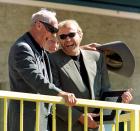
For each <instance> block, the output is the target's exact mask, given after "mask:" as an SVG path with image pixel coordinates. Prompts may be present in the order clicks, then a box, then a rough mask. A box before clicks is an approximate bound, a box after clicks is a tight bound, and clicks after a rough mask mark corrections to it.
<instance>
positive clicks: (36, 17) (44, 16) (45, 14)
mask: <svg viewBox="0 0 140 131" xmlns="http://www.w3.org/2000/svg"><path fill="white" fill-rule="evenodd" d="M52 17H56V13H55V12H52V11H49V10H47V9H46V8H41V10H40V11H38V12H36V13H34V14H33V15H32V17H31V20H32V23H35V22H37V21H42V22H45V23H50V18H52Z"/></svg>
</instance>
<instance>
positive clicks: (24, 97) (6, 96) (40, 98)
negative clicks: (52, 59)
mask: <svg viewBox="0 0 140 131" xmlns="http://www.w3.org/2000/svg"><path fill="white" fill-rule="evenodd" d="M0 99H1V100H2V101H3V106H1V107H0V108H3V111H4V112H3V115H4V118H3V128H4V129H3V131H7V110H8V100H19V101H20V131H23V124H24V123H23V111H24V110H23V108H24V105H23V104H24V103H23V102H24V101H32V102H36V131H39V126H40V123H39V117H40V102H45V103H52V104H53V106H52V118H53V119H52V130H53V131H57V127H56V122H57V121H56V104H64V105H65V102H64V100H63V98H61V97H58V96H48V95H40V94H29V93H19V92H11V91H2V90H1V91H0ZM66 106H67V105H66ZM76 106H82V107H83V108H84V131H88V121H87V113H88V108H89V107H90V108H99V109H100V120H99V123H100V131H103V125H104V124H105V122H104V121H103V115H104V113H103V110H104V109H111V110H112V109H113V110H115V111H116V117H115V122H114V123H112V131H119V123H120V122H124V131H128V122H129V123H130V131H140V105H134V104H123V103H116V102H106V101H97V100H87V99H77V104H76ZM71 108H72V107H68V131H72V109H71ZM120 111H126V112H127V113H126V114H123V115H120Z"/></svg>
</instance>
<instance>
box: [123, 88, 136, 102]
mask: <svg viewBox="0 0 140 131" xmlns="http://www.w3.org/2000/svg"><path fill="white" fill-rule="evenodd" d="M132 99H133V96H132V94H131V92H129V90H128V91H126V92H124V93H123V94H122V102H124V103H129V102H130V101H132Z"/></svg>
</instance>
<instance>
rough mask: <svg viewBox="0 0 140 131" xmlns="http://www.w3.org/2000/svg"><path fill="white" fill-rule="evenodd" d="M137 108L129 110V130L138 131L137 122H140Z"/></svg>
mask: <svg viewBox="0 0 140 131" xmlns="http://www.w3.org/2000/svg"><path fill="white" fill-rule="evenodd" d="M139 115H140V114H139V110H134V111H132V112H131V119H130V121H131V131H139V130H140V128H139V124H140V118H139Z"/></svg>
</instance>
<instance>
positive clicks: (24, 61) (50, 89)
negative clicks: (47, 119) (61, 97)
mask: <svg viewBox="0 0 140 131" xmlns="http://www.w3.org/2000/svg"><path fill="white" fill-rule="evenodd" d="M13 52H14V53H13V54H14V55H13V57H14V58H13V60H14V61H13V62H14V66H15V70H16V71H17V72H18V74H19V75H20V77H21V78H22V79H24V81H25V82H26V83H27V84H28V85H29V86H30V87H31V88H32V89H33V90H34V91H35V92H38V93H41V94H46V95H57V94H58V93H59V92H60V91H61V90H60V89H59V88H57V87H56V86H55V85H54V84H52V83H50V82H49V80H48V79H47V78H46V77H44V75H43V73H42V72H41V71H40V70H39V69H38V66H39V65H38V63H37V61H36V58H35V55H34V52H33V50H32V49H31V47H30V46H29V45H28V44H26V43H20V44H19V45H18V46H16V47H15V49H14V51H13Z"/></svg>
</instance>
